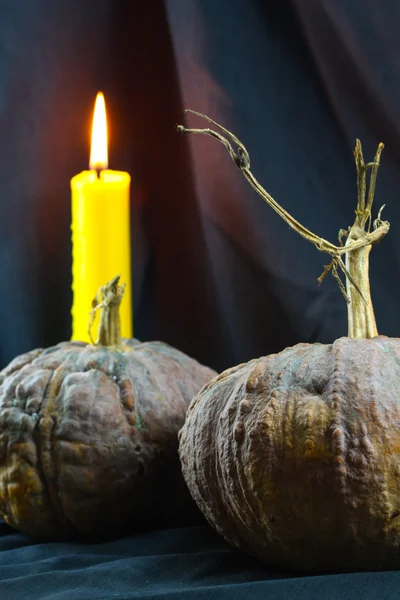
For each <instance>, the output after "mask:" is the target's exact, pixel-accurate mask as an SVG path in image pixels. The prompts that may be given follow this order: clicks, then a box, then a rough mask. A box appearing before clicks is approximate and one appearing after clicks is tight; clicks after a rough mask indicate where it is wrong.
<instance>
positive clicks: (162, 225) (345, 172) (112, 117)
mask: <svg viewBox="0 0 400 600" xmlns="http://www.w3.org/2000/svg"><path fill="white" fill-rule="evenodd" d="M399 22H400V4H399V3H398V1H397V0H386V1H385V2H381V3H377V2H375V1H374V0H334V1H333V0H292V2H289V0H281V1H280V2H275V1H272V0H165V1H164V2H162V1H161V0H152V1H151V2H139V1H136V0H96V1H94V0H86V1H85V2H82V1H81V0H68V1H67V0H58V1H57V2H53V1H52V0H36V1H35V2H31V1H30V0H0V274H1V294H0V367H3V366H5V365H6V364H7V363H8V362H9V361H10V360H11V359H12V358H13V357H14V356H15V355H17V354H19V353H22V352H25V351H27V350H30V349H32V348H34V347H38V346H48V345H52V344H54V343H56V342H58V341H60V340H63V339H68V338H69V336H70V333H71V317H70V307H71V301H72V296H71V232H70V220H71V208H70V191H69V179H70V178H71V177H72V176H73V175H74V174H76V173H78V172H80V171H81V170H83V169H85V168H87V164H88V152H89V148H88V140H89V127H90V119H91V113H92V107H93V100H94V97H95V94H96V92H97V91H98V90H99V89H102V90H103V91H104V93H105V96H106V100H107V105H108V116H109V123H110V167H111V168H115V169H121V170H127V171H129V172H130V173H131V175H132V276H133V288H134V290H133V295H134V299H133V304H134V306H133V309H134V314H135V335H136V337H138V338H139V339H142V340H149V339H162V340H164V341H166V342H169V343H170V344H172V345H174V346H176V347H178V348H179V349H180V350H182V351H184V352H186V353H188V354H190V355H191V356H193V357H195V358H197V359H198V360H200V361H202V362H204V363H206V364H208V365H210V366H211V367H214V368H215V369H217V370H222V369H224V368H226V367H229V366H232V365H234V364H237V363H239V362H242V361H247V360H249V359H250V358H253V357H255V356H260V355H264V354H268V353H271V352H275V351H279V350H281V349H283V348H284V347H285V346H288V345H292V344H295V343H296V342H299V341H304V342H313V341H320V342H330V341H332V340H334V339H335V338H336V337H339V336H341V335H346V332H347V326H346V305H345V302H344V300H343V298H342V296H341V294H340V291H339V289H338V286H337V283H336V282H335V281H334V279H333V278H332V277H331V276H329V277H328V278H327V279H326V280H325V281H324V282H323V284H322V285H321V286H318V284H317V277H318V276H319V275H320V274H321V272H322V271H323V266H324V264H327V262H329V258H328V257H327V256H326V255H323V254H321V253H320V252H318V251H317V250H316V249H315V248H314V247H313V246H312V245H310V244H309V243H307V242H306V241H305V240H304V239H302V238H300V237H299V236H298V235H297V234H296V233H295V232H293V231H292V230H290V229H289V227H288V226H287V225H286V224H285V223H284V222H283V221H282V220H281V219H280V218H279V217H278V216H277V215H276V214H275V213H274V212H273V211H272V210H271V209H270V208H269V207H268V206H267V205H266V204H265V203H264V202H263V201H262V199H261V198H260V197H259V196H257V194H256V193H255V192H254V191H253V190H252V189H251V188H250V187H249V185H248V184H247V182H246V181H245V180H244V178H243V177H242V175H241V174H240V172H239V171H238V170H237V169H236V167H235V165H234V164H233V163H232V161H231V160H230V158H229V157H228V155H227V153H226V150H225V149H224V148H223V147H222V145H221V144H219V143H218V142H217V141H216V140H213V139H211V138H207V137H205V136H188V135H183V134H178V133H177V131H176V129H175V124H176V123H183V124H187V125H189V124H190V125H192V126H196V127H202V126H203V125H204V123H203V122H202V121H201V120H199V119H198V118H197V117H194V116H192V115H190V116H187V115H185V114H184V112H183V111H184V108H191V109H194V110H197V111H200V112H203V113H206V114H208V115H210V116H211V117H212V118H214V119H215V120H217V121H219V122H220V123H222V124H223V125H225V126H226V127H227V128H228V129H230V130H231V131H233V132H234V133H235V134H236V135H237V136H238V137H239V138H240V139H241V140H242V141H243V142H244V144H245V145H246V147H247V149H248V150H249V152H250V154H251V160H252V163H251V164H252V170H253V172H254V174H255V175H256V177H257V178H258V179H259V181H260V182H261V183H262V184H263V185H264V187H265V188H266V189H267V190H268V191H269V192H270V193H271V194H272V195H273V196H274V197H275V198H276V199H277V200H278V201H279V202H280V203H281V204H282V205H283V206H284V208H286V210H288V211H289V212H290V213H291V214H292V215H293V216H294V217H296V218H297V219H298V220H299V221H301V222H302V223H303V224H304V225H305V226H307V227H308V228H309V229H311V230H312V231H314V232H315V233H317V234H319V235H320V236H322V237H324V238H326V239H329V240H330V241H332V242H335V241H336V239H337V233H338V231H339V229H341V228H346V227H347V226H349V225H350V224H352V222H353V219H354V209H355V205H356V186H355V167H354V162H353V156H352V150H353V147H354V142H355V138H356V137H360V138H361V139H362V142H363V146H364V153H365V156H366V159H367V160H372V157H373V155H374V152H375V149H376V146H377V143H378V142H379V141H383V142H384V143H385V146H386V147H385V150H384V153H383V156H382V166H381V169H380V173H379V178H378V186H377V193H376V204H375V214H374V218H375V216H376V214H377V211H378V209H379V208H380V207H381V206H382V205H383V204H385V205H386V207H385V209H384V212H383V218H387V219H388V220H389V221H390V222H391V230H390V232H389V234H388V236H387V237H386V238H385V239H384V240H383V242H382V243H381V244H379V245H378V246H377V247H375V248H374V249H373V252H372V259H371V285H372V296H373V301H374V306H375V313H376V317H377V322H378V328H379V331H380V333H384V334H386V335H391V336H397V335H398V334H399V331H400V311H398V310H397V302H398V298H399V297H400V290H399V284H398V281H399V265H400V242H399V239H400V237H399V224H400V204H399V202H398V189H399V187H400V169H399V162H400V109H399V107H400V66H399V65H400V63H399V60H398V56H399V51H400V48H399V44H400V37H399V31H398V24H399ZM203 533H204V536H205V538H204V540H206V541H204V540H203V538H202V537H201V536H202V535H203ZM203 533H201V534H199V535H200V538H199V537H198V536H193V537H192V535H191V533H190V531H189V532H187V533H185V530H182V531H181V532H180V533H179V534H176V533H174V532H172V533H171V532H169V533H167V532H165V533H159V534H155V533H154V534H149V536H150V537H149V538H145V539H144V538H140V540H141V541H143V539H144V541H143V543H145V544H148V545H149V550H148V553H147V554H146V556H147V555H148V554H149V555H151V556H153V557H154V556H156V559H155V563H156V564H157V570H156V571H155V573H156V575H154V578H153V581H152V585H153V586H154V585H156V586H157V585H158V586H159V588H157V590H158V591H157V590H156V589H155V588H154V587H152V588H151V589H150V592H149V593H150V596H148V597H159V595H163V594H165V597H168V598H172V597H180V596H183V597H189V591H188V588H187V587H186V588H183V591H180V588H179V585H180V579H179V577H180V575H179V565H180V564H181V563H180V562H179V558H178V559H177V558H176V557H177V556H178V557H180V556H181V554H180V553H181V552H186V551H185V547H186V544H189V547H190V548H191V550H190V552H188V553H187V554H185V560H186V561H189V563H190V561H191V560H193V563H190V564H191V566H189V567H188V571H187V572H190V576H188V577H187V578H186V579H185V581H184V584H183V585H184V586H193V589H191V588H190V597H196V596H199V597H204V598H224V597H227V596H228V594H229V595H234V597H236V598H247V597H249V598H250V597H251V598H256V597H257V594H259V597H260V598H261V597H263V598H265V597H267V596H266V594H267V593H268V592H269V593H270V595H271V597H274V598H280V597H282V598H287V597H292V596H291V595H292V594H297V591H298V590H303V591H302V592H301V593H303V596H304V597H310V598H311V597H315V598H317V597H318V598H320V597H324V598H330V597H332V598H336V597H338V595H337V590H338V589H340V595H341V597H344V598H346V597H347V598H353V597H354V598H356V597H360V596H361V595H363V596H364V597H365V598H371V599H372V598H378V597H379V598H392V597H393V598H394V597H395V596H394V594H395V592H394V588H395V582H396V583H397V582H398V579H397V573H396V574H394V573H391V574H380V575H379V574H372V575H366V574H357V575H354V576H350V575H348V576H337V577H338V578H333V579H332V576H331V577H328V578H326V579H321V578H306V579H305V580H301V579H299V578H298V575H296V577H295V576H293V575H290V576H289V577H288V578H287V579H286V578H282V577H281V576H275V575H273V576H272V578H271V579H270V580H269V579H268V577H269V575H268V573H269V571H268V570H267V571H266V574H265V573H264V571H262V568H261V567H260V566H259V565H258V563H257V565H256V564H255V563H254V562H252V561H251V559H247V558H246V559H244V558H243V557H241V558H240V560H239V559H236V558H233V556H235V557H236V556H237V555H232V554H231V553H230V550H229V549H228V548H227V547H226V546H225V545H223V543H222V542H220V541H219V540H216V538H215V537H213V534H212V533H211V532H210V531H205V532H203ZM158 535H159V536H161V537H157V536H158ZM165 536H167V537H165ZM168 536H170V537H168ZM185 536H186V537H185ZM166 539H169V540H170V541H169V542H166V541H165V540H166ZM202 540H203V541H202ZM140 543H141V542H140V541H138V540H137V539H136V540H135V538H132V539H131V540H130V541H129V540H128V541H126V540H125V541H123V542H121V543H120V544H121V545H118V543H116V544H117V545H116V546H114V547H112V548H111V549H110V556H112V557H113V558H112V559H110V560H111V563H110V562H108V563H107V565H108V566H104V565H105V563H104V562H103V561H102V559H101V556H102V552H106V550H101V549H100V550H99V553H97V551H95V550H93V549H90V548H88V549H87V550H82V549H81V550H77V548H76V547H75V546H57V547H56V550H55V551H56V556H54V557H53V558H52V559H51V560H53V562H54V565H53V563H51V564H50V563H48V562H46V561H47V560H48V559H47V557H48V556H50V554H51V550H49V547H48V546H38V547H35V546H32V545H29V544H28V543H27V542H26V541H23V538H20V537H18V536H13V535H12V534H10V533H9V532H8V530H4V531H3V537H2V538H1V549H2V550H3V551H4V552H1V553H0V568H1V569H2V571H1V573H2V575H1V576H2V578H3V579H4V580H6V581H9V582H10V581H11V583H9V584H8V585H11V586H16V587H10V590H11V591H12V594H11V592H10V595H9V596H8V597H10V598H11V597H12V598H25V597H29V598H34V597H37V598H63V597H68V598H72V597H74V596H73V593H72V592H71V594H72V595H68V593H70V592H67V591H66V592H65V593H64V592H62V585H63V582H69V583H66V585H72V584H71V581H76V587H77V589H78V590H79V591H80V595H79V594H78V593H76V597H78V595H79V597H83V596H85V594H86V596H85V597H87V598H109V597H110V598H111V597H114V596H113V595H112V593H111V592H110V593H109V594H108V595H107V593H105V592H104V594H105V595H103V596H101V595H99V594H100V592H96V593H97V595H95V594H96V593H94V594H92V595H90V594H91V592H89V591H87V592H85V591H83V590H84V589H85V585H86V584H85V582H90V581H93V582H94V581H95V580H96V573H97V570H96V569H99V572H102V573H103V575H102V576H103V577H109V578H110V581H113V579H114V578H115V585H116V586H119V585H122V584H120V583H118V584H117V579H119V578H120V577H121V573H122V571H123V570H124V569H125V567H126V569H127V570H129V572H130V575H129V577H130V579H129V578H128V579H127V580H126V581H129V582H130V584H131V587H132V588H133V591H130V592H128V591H126V590H125V588H123V587H116V590H117V591H116V593H117V594H120V595H119V596H118V595H116V596H115V597H121V598H131V597H132V598H133V597H141V594H142V590H143V594H145V593H148V592H146V590H145V588H144V587H143V586H142V583H143V579H145V571H141V569H142V568H144V567H143V565H144V564H146V565H147V558H146V559H145V558H143V555H141V554H140V550H135V548H138V546H137V545H138V544H140ZM153 543H154V546H152V544H153ZM8 544H9V545H10V547H11V550H8V549H7V548H8V547H9V546H8ZM159 544H161V546H159ZM169 544H170V548H169ZM196 544H198V545H197V546H196ZM215 547H216V548H217V550H216V552H217V554H218V557H217V558H216V559H215V561H213V560H212V559H208V558H206V557H205V554H206V555H207V556H208V554H209V552H213V548H215ZM19 548H20V550H19ZM10 551H11V554H10ZM42 552H43V554H41V553H42ZM107 552H108V550H107ZM170 552H172V554H173V557H172V559H171V558H170V554H169V553H170ZM49 553H50V554H49ZM85 553H86V554H85ZM227 553H228V554H227ZM220 554H221V556H220ZM86 555H87V556H89V557H90V558H88V559H85V561H83V562H82V556H86ZM165 555H166V556H167V558H165ZM199 555H201V556H202V557H203V558H202V560H204V562H202V563H201V564H202V565H203V566H202V569H203V570H202V571H201V575H199V578H200V577H201V578H207V577H210V578H211V580H212V583H211V584H210V586H211V587H210V588H209V587H207V584H203V583H201V582H200V579H196V570H195V569H196V566H197V564H199ZM41 556H42V557H43V558H41ZM227 556H228V562H229V561H231V560H233V561H236V563H235V565H236V566H235V569H233V570H234V571H235V573H234V574H233V575H232V576H229V577H225V574H224V573H225V571H224V569H225V567H224V565H225V566H226V560H227V559H226V557H227ZM118 557H120V558H118ZM160 557H161V558H160ZM107 560H108V559H107ZM171 560H172V563H171V562H170V561H171ZM113 561H114V562H113ZM119 561H121V563H120V564H118V562H119ZM224 561H225V562H224ZM241 561H243V562H241ZM100 563H101V564H100ZM160 563H161V564H164V565H165V570H164V571H163V569H162V567H160ZM26 564H30V565H31V564H32V565H33V567H32V569H33V570H32V569H31V570H29V569H27V570H26V572H25V569H24V565H26ZM49 564H50V566H48V565H49ZM171 564H174V565H175V567H171ZM18 565H20V568H19V567H18ZM40 565H42V566H40ZM43 565H44V566H43ZM46 565H47V566H46ZM52 565H53V566H52ZM85 565H87V567H88V569H89V570H88V571H86V570H85V569H86V567H85ZM93 565H99V566H93ZM110 565H111V566H110ZM240 565H242V567H241V566H240ZM170 567H171V568H176V569H177V571H176V578H175V579H174V577H175V576H170V574H169V569H170ZM146 568H147V567H146ZM241 568H242V569H243V571H241ZM18 569H19V570H18ZM35 569H36V570H35ZM41 569H42V571H43V573H44V572H46V573H47V572H49V573H50V572H52V573H53V572H54V570H56V571H57V573H59V572H62V571H63V570H64V569H65V571H66V572H73V573H74V575H73V578H72V579H71V578H70V576H69V575H68V574H67V573H66V574H61V576H60V577H59V579H58V583H55V584H54V585H55V586H56V587H55V588H54V589H56V588H57V590H59V591H57V594H58V595H56V594H55V593H54V595H51V594H50V592H49V591H48V590H49V589H50V588H46V585H47V584H46V585H45V584H44V583H43V587H42V588H40V585H39V584H38V585H39V587H37V590H38V591H37V592H35V593H36V596H34V595H31V596H30V595H29V594H28V592H29V589H30V586H31V584H32V581H33V580H32V579H31V578H32V577H38V575H35V574H34V573H39V572H42V571H41ZM70 569H71V570H72V571H70ZM75 569H76V570H75ZM91 569H92V570H91ZM104 569H105V570H104ZM220 569H221V571H220ZM261 572H262V573H263V575H260V573H261ZM93 573H94V574H93ZM182 573H183V571H182ZM55 577H56V578H57V577H58V575H57V576H55ZM182 577H183V575H182ZM293 577H295V578H293ZM46 578H47V579H46ZM46 578H43V580H45V581H49V582H50V581H53V579H52V576H50V575H49V576H47V575H46ZM155 580H157V581H158V583H155V582H154V581H155ZM256 580H257V583H255V581H256ZM163 581H166V583H162V582H163ZM243 581H246V582H247V583H243ZM250 581H251V582H253V583H251V584H250V583H249V582H250ZM302 581H303V583H302ZM16 582H17V583H16ZM24 582H25V583H24ZM40 582H42V579H40ZM140 582H142V583H140ZM168 582H171V589H169V590H168V585H169V583H168ZM48 585H49V586H51V585H52V584H50V583H49V584H48ZM91 585H92V584H91V583H88V586H89V588H90V586H91ZM93 585H94V584H93ZM336 585H337V586H338V588H337V589H336V591H334V590H335V587H334V586H336ZM24 586H25V588H24ZM57 586H58V587H57ZM60 586H61V587H60ZM141 586H142V587H141ZM163 586H164V587H163ZM232 586H237V587H235V588H233V587H232ZM243 586H244V587H243ZM292 586H294V587H292ZM111 587H112V586H111ZM89 588H88V589H89ZM211 588H212V591H210V590H211ZM40 589H42V595H40V591H39V590H40ZM66 589H67V588H66ZM71 589H72V588H71ZM110 589H111V588H110ZM163 589H164V591H162V590H163ZM68 590H70V588H68ZM119 590H121V591H119ZM135 590H136V591H135ZM184 590H186V591H184ZM295 590H297V591H295ZM382 590H386V591H382ZM63 593H64V596H63ZM74 593H75V592H74ZM185 593H186V596H185ZM385 593H386V596H385ZM24 594H25V595H24ZM129 594H130V595H129ZM157 594H158V595H157ZM202 594H203V595H202ZM298 595H299V597H301V594H300V592H299V594H298Z"/></svg>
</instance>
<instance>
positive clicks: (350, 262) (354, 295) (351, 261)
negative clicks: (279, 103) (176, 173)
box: [177, 109, 390, 338]
mask: <svg viewBox="0 0 400 600" xmlns="http://www.w3.org/2000/svg"><path fill="white" fill-rule="evenodd" d="M185 112H190V113H192V114H194V115H197V116H199V117H201V118H203V119H206V120H207V121H208V122H209V123H211V124H212V125H214V126H215V127H217V128H218V129H219V130H220V131H222V132H223V133H224V134H225V135H226V137H225V136H224V135H222V134H221V133H219V132H218V131H215V130H214V129H209V128H205V129H193V128H187V127H184V126H183V125H177V129H178V131H180V132H183V133H198V134H204V135H209V136H211V137H213V138H215V139H217V140H218V141H219V142H221V143H222V144H223V145H224V146H225V148H226V149H227V151H228V153H229V156H230V157H231V159H232V160H233V162H234V163H235V165H236V166H237V167H238V168H239V170H240V171H241V172H242V173H243V175H244V177H245V178H246V179H247V181H248V182H249V183H250V185H251V187H252V188H253V189H255V191H256V192H257V193H258V194H259V195H260V196H261V198H262V199H263V200H264V201H265V202H266V203H267V204H268V205H269V206H270V207H271V208H272V209H273V210H274V211H275V212H277V213H278V215H279V216H280V217H281V218H282V219H283V220H284V221H285V222H286V223H287V224H288V225H289V227H291V228H292V229H294V230H295V231H297V233H298V234H299V235H301V236H302V237H303V238H305V239H306V240H308V241H309V242H311V243H312V244H314V246H315V247H316V248H317V249H318V250H319V251H321V252H325V253H326V254H329V255H330V256H331V261H330V263H329V264H328V265H326V266H325V269H324V271H323V273H322V275H321V276H320V277H319V278H318V281H319V282H321V281H322V280H323V279H324V278H325V277H326V275H327V274H328V273H329V272H330V271H331V272H332V274H333V276H334V277H335V279H336V280H337V281H338V284H339V287H340V289H341V291H342V293H343V295H344V297H345V298H346V301H347V303H348V320H349V337H354V338H357V337H374V336H375V335H377V334H378V332H377V329H376V323H375V316H374V312H373V308H372V301H371V295H370V288H369V276H368V260H369V252H370V250H371V246H372V245H373V244H376V243H377V242H379V241H380V240H381V239H382V238H383V237H384V236H385V235H386V234H387V232H388V231H389V227H390V225H389V223H388V222H387V221H382V220H381V213H382V209H383V208H384V207H382V208H381V209H380V211H379V213H378V217H377V219H375V221H374V222H373V224H372V231H371V210H372V203H373V200H374V194H375V187H376V178H377V174H378V169H379V164H380V156H381V152H382V150H383V147H384V146H383V144H382V143H380V144H379V145H378V148H377V151H376V154H375V157H374V160H373V162H370V163H367V164H365V162H364V157H363V153H362V147H361V142H360V140H358V139H357V141H356V147H355V151H354V156H355V162H356V168H357V190H358V201H357V208H356V211H355V213H356V219H355V222H354V224H353V225H352V226H351V227H349V228H348V229H347V230H340V232H339V244H340V245H339V246H335V245H334V244H332V243H331V242H329V241H328V240H325V239H324V238H322V237H320V236H318V235H316V234H315V233H313V232H312V231H310V230H309V229H307V227H304V225H302V224H301V223H299V221H297V220H296V219H295V218H294V217H292V215H290V214H289V213H288V212H287V211H286V210H285V209H284V208H283V207H282V206H281V205H280V204H278V202H277V201H276V200H275V199H274V198H273V197H272V196H271V194H269V193H268V192H267V191H266V190H265V189H264V188H263V187H262V185H261V184H260V183H259V182H258V181H257V179H256V178H255V177H254V175H253V173H252V172H251V170H250V155H249V153H248V151H247V149H246V147H245V146H244V144H243V143H242V142H241V141H240V140H239V139H238V138H237V137H236V136H235V135H234V134H233V133H231V132H230V131H229V130H228V129H225V127H223V126H222V125H220V124H219V123H217V122H216V121H214V120H213V119H211V118H210V117H208V116H206V115H204V114H202V113H199V112H196V111H194V110H190V109H187V110H186V111H185ZM232 143H233V144H234V145H235V146H236V148H234V147H233V145H232ZM369 169H370V170H371V176H370V181H369V187H368V195H367V198H366V194H367V180H366V174H367V171H368V170H369ZM344 236H346V237H347V240H346V243H345V244H344V245H343V244H342V241H341V240H342V237H344ZM343 256H345V259H346V260H345V262H343V259H342V257H343ZM338 269H341V270H342V271H343V273H344V275H345V277H346V289H345V287H344V285H343V283H342V281H341V279H340V277H339V274H338ZM362 305H363V306H362Z"/></svg>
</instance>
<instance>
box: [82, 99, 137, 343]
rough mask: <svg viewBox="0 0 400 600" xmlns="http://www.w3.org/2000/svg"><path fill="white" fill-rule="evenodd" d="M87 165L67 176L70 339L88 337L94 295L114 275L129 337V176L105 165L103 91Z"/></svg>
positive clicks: (124, 329) (122, 328) (105, 134)
mask: <svg viewBox="0 0 400 600" xmlns="http://www.w3.org/2000/svg"><path fill="white" fill-rule="evenodd" d="M89 167H90V169H91V170H90V171H83V172H82V173H80V174H79V175H76V176H75V177H73V178H72V179H71V191H72V226H71V229H72V291H73V304H72V311H71V313H72V339H73V340H82V341H90V340H89V334H88V323H89V320H88V319H89V312H90V311H91V308H92V300H93V298H94V297H95V296H96V293H97V291H98V290H99V288H100V287H101V286H103V285H104V284H106V283H107V282H108V281H110V280H111V279H113V278H114V277H115V276H116V275H120V276H121V282H124V283H125V285H126V288H125V294H124V299H123V301H122V304H121V309H120V315H121V334H122V336H123V337H132V286H131V260H130V210H129V209H130V207H129V188H130V176H129V174H128V173H124V172H122V171H111V170H110V169H108V168H107V167H108V148H107V122H106V108H105V102H104V96H103V94H102V93H101V92H99V93H98V94H97V98H96V104H95V109H94V116H93V127H92V144H91V151H90V162H89ZM97 318H98V317H97ZM94 328H95V329H96V324H94Z"/></svg>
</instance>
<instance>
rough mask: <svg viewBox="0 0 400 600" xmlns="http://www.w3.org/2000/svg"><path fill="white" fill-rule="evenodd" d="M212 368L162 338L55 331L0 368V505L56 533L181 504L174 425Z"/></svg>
mask: <svg viewBox="0 0 400 600" xmlns="http://www.w3.org/2000/svg"><path fill="white" fill-rule="evenodd" d="M214 375H215V372H214V371H212V370H211V369H208V368H206V367H203V366H202V365H200V364H199V363H197V362H196V361H195V360H193V359H191V358H189V357H188V356H186V355H185V354H183V353H182V352H179V351H178V350H175V349H174V348H172V347H171V346H168V345H167V344H164V343H161V342H147V343H140V342H139V341H137V340H121V341H119V343H118V344H117V345H115V344H114V345H111V346H106V345H91V344H85V343H81V342H64V343H60V344H58V345H56V346H54V347H52V348H48V349H46V350H42V349H38V350H33V351H31V352H28V353H27V354H24V355H22V356H19V357H17V358H16V359H14V360H13V361H12V362H11V363H10V364H9V365H8V367H6V368H5V369H4V370H3V371H2V372H1V373H0V517H3V518H4V519H5V520H6V521H7V523H9V524H10V525H11V526H13V527H15V528H17V529H20V530H21V531H22V532H24V533H26V534H28V535H31V536H37V537H40V538H44V539H59V538H62V537H66V536H79V535H83V536H85V535H98V536H102V537H104V536H108V535H117V534H120V533H124V532H126V531H131V530H133V529H135V528H143V527H153V526H157V525H162V524H166V523H170V522H171V519H173V518H176V517H178V516H179V515H178V513H179V511H185V510H188V511H190V506H191V504H190V503H191V502H192V501H191V499H190V496H189V494H188V493H187V489H186V486H185V484H184V482H183V479H182V477H181V472H180V465H179V459H178V454H177V446H178V441H177V432H178V430H179V428H180V427H181V426H182V424H183V421H184V417H185V413H186V410H187V406H188V403H189V401H190V400H191V398H192V397H193V396H194V394H195V393H196V392H198V390H199V389H200V388H201V387H202V386H203V385H204V384H205V383H206V382H207V381H209V380H210V379H211V378H212V377H213V376H214ZM193 506H195V505H194V503H193Z"/></svg>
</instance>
